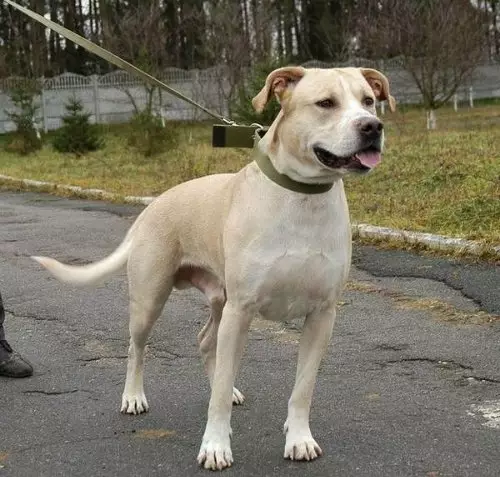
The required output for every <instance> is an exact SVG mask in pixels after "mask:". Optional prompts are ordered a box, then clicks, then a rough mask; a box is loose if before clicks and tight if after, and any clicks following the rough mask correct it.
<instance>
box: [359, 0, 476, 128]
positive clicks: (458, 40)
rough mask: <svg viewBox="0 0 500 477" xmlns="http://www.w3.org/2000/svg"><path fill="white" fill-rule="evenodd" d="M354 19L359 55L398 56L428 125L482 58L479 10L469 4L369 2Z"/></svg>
mask: <svg viewBox="0 0 500 477" xmlns="http://www.w3.org/2000/svg"><path fill="white" fill-rule="evenodd" d="M367 3H368V5H366V4H365V5H364V7H363V11H362V12H360V13H359V16H358V22H359V23H358V31H359V32H360V33H359V36H360V43H361V53H362V54H364V55H366V56H369V57H372V58H390V57H399V59H400V61H401V65H402V66H403V67H404V68H405V69H406V70H407V71H408V72H409V73H410V75H411V76H412V78H413V79H414V81H415V83H416V85H417V87H418V89H419V90H420V93H421V94H422V98H423V102H424V106H425V108H426V110H427V117H428V127H429V128H434V127H435V124H436V120H435V110H436V109H438V108H440V107H441V106H442V105H444V104H445V103H446V102H447V101H449V100H450V98H452V96H453V95H454V94H455V93H456V92H457V90H458V88H459V87H460V86H461V85H463V84H464V83H465V82H466V81H467V80H468V79H469V78H470V77H471V75H472V73H473V71H474V69H475V68H476V66H477V65H478V63H479V62H480V61H481V59H482V57H483V55H484V50H483V46H484V34H483V32H484V27H483V25H484V21H485V17H484V15H483V14H482V12H481V11H480V10H478V9H476V8H475V7H474V6H473V5H472V4H471V2H470V1H469V0H367Z"/></svg>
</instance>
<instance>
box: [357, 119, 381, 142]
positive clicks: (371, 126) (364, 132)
mask: <svg viewBox="0 0 500 477" xmlns="http://www.w3.org/2000/svg"><path fill="white" fill-rule="evenodd" d="M358 129H359V132H360V133H361V136H363V137H364V138H366V139H371V140H374V139H377V138H379V137H380V135H381V134H382V129H384V125H383V124H382V122H381V121H379V120H378V119H377V118H363V119H359V120H358Z"/></svg>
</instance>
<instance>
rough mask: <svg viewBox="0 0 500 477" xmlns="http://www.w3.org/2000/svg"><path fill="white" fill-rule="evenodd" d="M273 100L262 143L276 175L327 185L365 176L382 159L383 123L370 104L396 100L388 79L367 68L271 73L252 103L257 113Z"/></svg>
mask: <svg viewBox="0 0 500 477" xmlns="http://www.w3.org/2000/svg"><path fill="white" fill-rule="evenodd" d="M273 96H276V98H277V99H278V101H279V102H280V104H281V111H280V113H279V115H278V117H277V118H276V119H275V121H274V122H273V124H272V125H271V127H270V129H269V132H268V133H267V134H266V136H265V138H264V139H265V141H264V140H263V141H262V143H263V146H262V147H263V148H264V149H265V152H266V153H267V154H269V156H270V157H271V158H272V159H273V162H274V163H275V167H276V168H277V169H278V170H279V172H281V173H283V174H287V175H288V176H290V177H291V178H292V179H295V180H299V181H302V182H311V183H313V182H331V181H332V180H335V179H336V178H338V177H340V176H342V175H344V174H346V173H348V172H353V171H354V172H367V171H369V170H371V169H372V168H373V167H375V166H376V165H377V164H378V162H379V161H380V158H381V152H382V148H383V143H384V131H383V124H382V122H381V121H380V120H379V119H378V118H377V116H376V111H375V100H376V99H378V100H380V101H383V100H387V101H388V103H389V108H390V109H391V111H394V110H395V104H396V102H395V100H394V98H393V97H392V96H391V95H390V93H389V82H388V80H387V78H386V77H385V76H384V75H383V74H382V73H380V72H379V71H377V70H373V69H368V68H331V69H318V68H310V69H309V68H308V69H306V68H302V67H299V66H290V67H285V68H279V69H277V70H274V71H273V72H272V73H270V74H269V76H268V77H267V79H266V84H265V85H264V87H263V88H262V90H261V91H260V92H259V94H258V95H257V96H255V98H254V99H253V101H252V104H253V106H254V108H255V110H256V111H257V112H261V111H262V110H263V109H264V107H265V105H266V104H267V102H268V101H269V100H270V99H271V98H272V97H273Z"/></svg>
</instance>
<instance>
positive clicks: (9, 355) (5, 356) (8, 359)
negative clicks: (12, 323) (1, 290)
mask: <svg viewBox="0 0 500 477" xmlns="http://www.w3.org/2000/svg"><path fill="white" fill-rule="evenodd" d="M4 321H5V309H4V306H3V301H2V295H1V294H0V376H6V377H8V378H26V377H27V376H31V375H32V374H33V368H32V366H31V364H30V363H28V361H26V360H25V359H24V358H23V357H21V356H19V354H17V353H14V351H13V350H12V348H11V347H10V345H9V343H7V341H6V339H5V329H4V327H3V323H4Z"/></svg>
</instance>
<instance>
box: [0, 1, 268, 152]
mask: <svg viewBox="0 0 500 477" xmlns="http://www.w3.org/2000/svg"><path fill="white" fill-rule="evenodd" d="M3 1H4V3H7V4H8V5H10V6H11V7H13V8H15V9H16V10H19V11H20V12H21V13H24V14H25V15H27V16H28V17H30V18H32V19H33V20H36V21H37V22H39V23H41V24H42V25H44V26H45V27H47V28H49V29H51V30H53V31H55V32H56V33H58V34H59V35H61V36H63V37H64V38H66V39H68V40H71V41H72V42H74V43H76V44H77V45H79V46H81V47H82V48H85V49H86V50H88V51H90V52H91V53H93V54H94V55H97V56H99V57H100V58H102V59H104V60H106V61H108V62H109V63H112V64H113V65H115V66H118V67H119V68H121V69H123V70H125V71H128V72H129V73H132V74H134V75H136V76H139V77H140V78H141V79H142V80H143V81H144V82H146V83H148V84H150V85H153V86H157V87H158V88H161V89H162V90H164V91H167V92H168V93H170V94H171V95H173V96H175V97H177V98H179V99H181V100H182V101H185V102H186V103H189V104H191V105H192V106H194V107H195V108H198V109H200V110H201V111H203V112H204V113H206V114H208V115H209V116H212V117H213V118H215V119H217V120H218V121H221V122H222V123H223V124H216V125H214V126H213V130H212V146H214V147H244V148H252V147H253V143H254V135H255V131H256V129H259V128H261V126H260V125H257V124H252V125H251V126H241V125H237V124H236V123H235V122H234V121H232V120H230V119H228V118H225V117H224V116H222V115H220V114H218V113H215V112H214V111H211V110H210V109H208V108H205V106H203V105H201V104H199V103H197V102H196V101H194V100H192V99H191V98H188V97H187V96H184V95H183V94H182V93H180V92H179V91H177V90H176V89H174V88H172V87H170V86H168V85H167V84H166V83H164V82H163V81H160V80H159V79H157V78H155V77H154V76H151V75H150V74H148V73H146V72H145V71H142V70H141V69H139V68H137V67H136V66H134V65H133V64H131V63H129V62H128V61H126V60H124V59H123V58H120V57H119V56H118V55H115V54H114V53H111V52H110V51H108V50H106V49H104V48H102V47H101V46H99V45H96V44H95V43H93V42H91V41H90V40H87V39H86V38H84V37H82V36H80V35H78V34H77V33H75V32H73V31H71V30H69V29H68V28H66V27H64V26H62V25H60V24H59V23H56V22H53V21H52V20H49V19H48V18H45V17H44V16H42V15H40V14H38V13H36V12H34V11H32V10H30V9H29V8H26V7H23V6H22V5H19V4H18V3H16V2H13V1H12V0H3Z"/></svg>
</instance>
